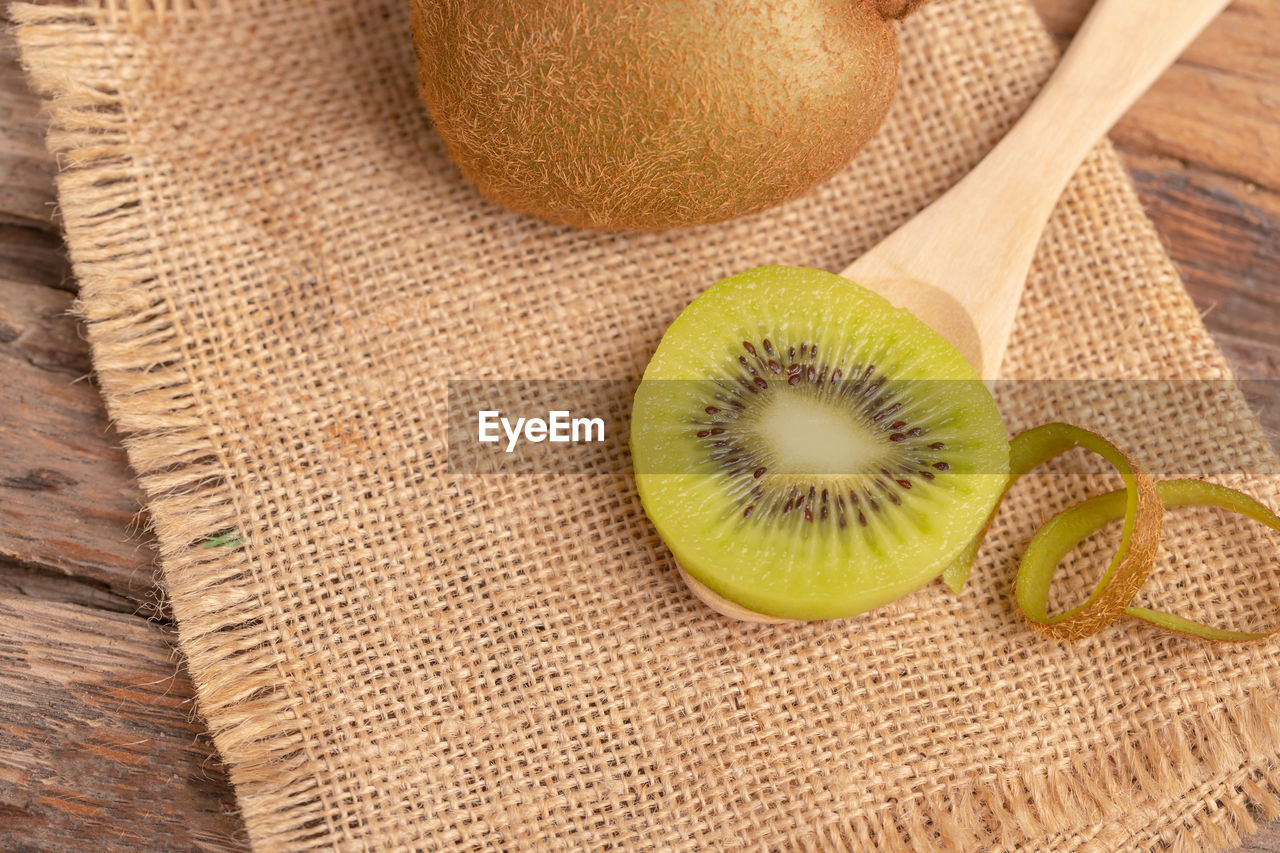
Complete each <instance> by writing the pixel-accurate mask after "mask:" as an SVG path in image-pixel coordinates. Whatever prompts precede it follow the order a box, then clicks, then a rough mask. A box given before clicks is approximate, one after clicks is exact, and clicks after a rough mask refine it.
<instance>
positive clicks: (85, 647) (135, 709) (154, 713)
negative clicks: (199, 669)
mask: <svg viewBox="0 0 1280 853" xmlns="http://www.w3.org/2000/svg"><path fill="white" fill-rule="evenodd" d="M72 626H73V627H74V629H73V630H69V628H72ZM192 717H193V697H192V691H191V684H190V681H189V680H188V679H187V678H186V677H185V676H184V675H182V674H181V671H180V669H179V666H178V663H177V662H176V660H175V655H174V653H173V652H172V650H171V647H170V645H169V641H168V638H167V637H166V636H165V634H164V632H163V631H162V630H161V629H160V628H159V627H157V626H155V625H152V624H149V623H147V622H146V621H144V620H141V619H136V618H133V617H130V616H122V615H118V614H110V613H101V612H97V611H93V610H86V609H84V608H81V607H76V606H74V605H70V604H60V603H52V602H43V601H35V600H32V599H27V598H19V599H14V598H8V597H5V596H3V595H0V849H4V850H9V851H15V853H16V851H48V853H54V851H80V850H93V851H103V853H106V851H152V850H154V851H171V850H241V849H244V846H245V842H244V838H243V833H242V829H241V827H240V825H239V821H238V820H237V815H236V806H235V798H234V797H233V796H232V794H231V791H230V790H229V787H228V784H227V780H226V775H225V772H224V771H223V770H222V768H221V766H220V765H219V763H218V761H217V757H216V756H215V754H214V752H213V749H212V747H211V746H210V744H209V743H208V742H207V739H206V738H205V736H204V735H203V733H202V731H201V727H200V726H199V725H198V724H197V723H195V722H193V719H192Z"/></svg>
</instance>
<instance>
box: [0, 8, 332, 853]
mask: <svg viewBox="0 0 1280 853" xmlns="http://www.w3.org/2000/svg"><path fill="white" fill-rule="evenodd" d="M138 5H145V6H146V7H147V8H151V6H150V4H138ZM161 5H162V4H161ZM194 5H195V4H178V5H177V8H178V9H183V8H186V9H191V8H192V7H193V6H194ZM171 8H172V7H171ZM118 11H119V8H118V7H117V5H116V4H113V3H109V2H104V3H101V4H94V8H87V7H86V8H81V9H72V8H68V7H58V6H48V7H45V6H32V5H21V4H19V5H14V6H12V7H11V8H10V14H11V17H12V19H13V21H14V23H15V24H16V25H17V37H18V42H19V46H20V48H21V50H22V57H23V62H24V65H25V66H26V67H27V68H28V70H29V78H30V80H31V83H32V86H33V87H34V88H35V89H36V90H37V91H38V92H40V93H42V94H43V95H45V96H46V97H48V98H49V107H48V110H49V116H50V128H49V132H48V137H47V145H48V148H49V150H50V151H51V152H52V153H53V154H54V156H55V157H57V159H58V165H59V174H58V176H57V189H58V199H59V213H60V216H61V219H62V223H63V228H64V230H65V233H66V241H67V246H68V249H69V252H70V255H71V260H72V266H73V269H74V272H75V275H76V278H77V280H78V282H79V288H80V296H79V299H78V300H77V303H76V311H77V313H78V314H79V316H80V318H81V319H82V320H83V322H84V324H85V327H86V332H87V336H88V339H89V343H90V345H91V347H92V350H93V362H94V369H95V372H96V374H97V377H98V381H99V385H100V387H101V389H102V393H103V396H104V398H105V400H106V407H107V412H108V414H109V416H110V418H111V420H112V422H113V423H114V425H115V427H116V429H117V430H118V431H119V432H120V434H121V435H122V436H123V437H124V438H123V443H124V446H125V449H126V451H127V453H128V457H129V462H130V465H131V466H132V468H133V470H134V473H135V474H136V476H137V478H138V481H139V483H140V484H141V486H142V488H143V490H144V492H145V493H146V495H147V498H148V509H149V514H150V518H151V522H150V523H151V527H152V529H153V530H154V532H155V535H156V539H157V542H158V548H159V552H160V563H161V576H162V579H163V583H164V585H165V587H166V591H167V597H168V599H169V601H170V602H171V606H172V609H173V615H174V618H175V620H176V622H177V625H178V646H179V648H180V650H181V651H182V653H183V654H184V656H185V657H186V660H187V669H188V671H189V672H190V674H191V678H192V681H193V682H194V684H195V686H196V692H197V696H198V709H197V711H198V713H199V715H200V716H202V717H203V719H204V721H205V723H206V724H207V725H208V727H209V729H210V732H211V733H212V736H213V741H214V745H215V746H216V747H217V750H218V752H219V754H220V755H221V756H222V758H223V760H224V761H225V762H226V764H227V767H228V770H229V774H230V776H231V780H232V783H233V785H234V786H235V789H236V793H237V800H238V802H239V806H240V810H241V813H242V815H243V817H244V820H245V824H246V826H247V827H248V830H249V835H250V839H251V841H252V843H253V845H254V846H255V847H259V848H263V849H275V848H279V847H281V846H288V847H291V848H296V847H306V846H308V842H314V841H316V840H318V839H322V838H323V837H324V836H325V835H326V834H327V828H326V827H325V825H324V824H325V823H326V813H325V811H324V810H323V809H319V808H317V804H318V803H319V802H320V795H319V793H318V791H317V790H316V789H317V785H316V782H315V779H314V778H313V777H312V776H311V775H310V774H308V773H307V771H306V767H307V762H308V755H307V744H306V742H305V739H304V737H303V732H302V729H301V728H300V727H299V726H297V725H291V724H290V720H293V719H296V714H295V710H294V708H293V705H292V703H291V702H290V701H289V697H288V695H287V691H285V689H284V688H283V687H282V686H281V685H282V684H284V683H285V682H286V681H287V677H286V675H285V674H284V673H283V672H282V671H281V669H280V667H279V662H280V661H281V660H282V658H281V657H280V656H279V655H277V653H276V651H275V649H274V648H273V645H272V641H271V637H269V636H266V635H264V633H263V632H262V631H261V630H260V629H259V626H258V622H257V618H258V617H257V614H258V613H260V612H261V610H262V606H263V605H262V602H261V600H260V599H259V598H258V596H257V595H256V590H257V588H258V583H259V582H258V579H257V577H256V576H255V574H254V561H253V557H252V551H251V548H250V547H248V546H247V545H245V546H242V547H239V548H236V549H234V550H231V551H228V550H227V549H223V548H219V549H212V548H209V547H207V546H206V545H205V543H206V542H207V541H208V539H209V532H210V531H223V532H225V533H227V534H231V535H237V536H238V535H239V534H238V531H237V518H238V517H239V513H238V511H237V507H236V506H235V503H234V498H233V496H232V494H231V492H230V490H228V489H227V488H225V471H226V468H225V464H224V460H222V459H220V458H219V456H218V453H217V446H216V443H215V442H213V441H212V440H211V439H210V435H209V432H208V429H209V427H208V424H209V423H210V419H209V418H207V417H205V411H206V407H205V405H204V403H203V402H202V400H201V397H200V391H199V388H198V387H197V386H196V385H195V383H193V382H192V378H191V374H190V372H189V370H188V366H187V365H186V364H185V363H184V362H183V357H182V350H181V344H180V341H181V339H182V337H183V334H184V330H182V329H181V328H180V327H179V324H178V321H177V317H176V312H175V311H174V310H173V308H172V306H171V305H170V304H168V302H167V299H168V294H169V293H171V288H170V287H169V285H168V284H167V283H166V282H165V281H163V280H161V278H159V277H158V276H157V274H156V273H155V271H154V270H153V269H152V268H150V267H149V265H148V259H149V256H150V253H151V251H152V250H153V249H154V248H155V245H156V238H155V236H154V235H153V234H152V233H151V232H150V231H149V229H148V226H147V217H146V216H145V215H143V214H142V213H141V211H142V209H143V207H144V205H145V204H146V199H145V192H144V191H143V181H144V178H143V176H144V175H145V174H146V172H147V169H146V164H145V154H144V153H143V148H142V146H140V145H138V144H137V143H136V142H135V141H134V140H133V139H132V138H131V137H130V133H129V125H130V120H129V115H128V113H127V111H126V105H125V102H124V99H122V98H121V97H120V93H119V92H118V91H116V90H115V89H114V88H113V85H114V82H113V78H112V76H111V73H112V69H110V68H108V67H106V65H105V64H102V62H101V60H102V59H103V57H105V56H107V55H109V50H110V45H109V42H108V40H107V39H105V38H103V37H102V33H101V30H100V29H99V28H98V27H97V26H96V25H97V24H98V23H100V22H101V21H102V20H104V17H108V18H109V16H110V15H113V14H115V13H116V12H118ZM69 32H75V34H76V37H75V38H68V37H67V36H68V33H69ZM95 62H97V63H98V64H95ZM196 602H198V603H199V606H198V607H194V606H192V605H193V603H196ZM231 659H235V661H236V665H235V667H233V668H229V667H227V666H225V665H224V664H225V662H226V661H228V660H231ZM246 673H249V674H248V675H246Z"/></svg>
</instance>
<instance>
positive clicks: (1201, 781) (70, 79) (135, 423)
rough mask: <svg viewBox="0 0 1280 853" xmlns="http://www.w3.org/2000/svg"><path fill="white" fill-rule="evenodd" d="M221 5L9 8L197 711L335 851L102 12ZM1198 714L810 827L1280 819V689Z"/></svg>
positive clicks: (973, 832)
mask: <svg viewBox="0 0 1280 853" xmlns="http://www.w3.org/2000/svg"><path fill="white" fill-rule="evenodd" d="M253 2H254V3H256V4H261V5H263V6H272V5H276V4H275V3H273V2H272V0H253ZM225 6H226V4H225V3H224V2H220V0H175V2H168V3H165V2H138V0H87V2H86V3H85V4H84V5H82V6H79V7H68V6H35V5H26V4H17V5H14V6H13V7H11V16H12V19H13V20H14V22H15V23H16V24H17V37H18V42H19V45H20V47H21V50H22V56H23V60H24V63H25V64H26V65H27V67H28V68H29V69H30V76H31V81H32V84H33V86H34V87H35V88H36V89H37V90H38V91H39V92H41V93H42V94H44V95H45V96H46V97H48V98H49V101H50V106H49V113H50V117H51V122H50V131H49V134H48V147H49V149H50V150H51V151H52V152H53V153H54V154H55V156H57V157H58V161H59V166H60V174H59V176H58V179H57V185H58V194H59V204H60V213H61V217H62V220H63V223H64V227H65V230H66V235H67V243H68V246H69V249H70V254H71V259H72V263H73V267H74V271H75V274H76V277H77V279H78V280H79V283H80V294H81V296H80V300H79V301H78V303H77V306H78V313H79V315H80V317H81V318H82V319H83V321H84V322H85V325H86V328H87V333H88V337H89V341H90V344H91V346H92V349H93V355H94V366H95V369H96V372H97V375H98V378H99V382H100V385H101V388H102V391H103V394H104V396H105V398H106V405H107V409H108V412H109V414H110V416H111V418H112V420H113V421H114V423H115V425H116V427H117V429H118V430H119V431H120V433H121V434H122V435H123V436H124V444H125V447H126V449H127V451H128V456H129V460H130V463H131V464H132V466H133V468H134V471H135V473H136V475H137V477H138V479H139V482H140V483H141V485H142V488H143V489H144V491H145V493H146V494H147V496H148V502H149V509H150V515H151V519H152V522H151V523H152V527H153V529H154V531H155V534H156V537H157V539H158V543H159V550H160V555H161V573H162V578H163V582H164V584H165V586H166V587H167V589H168V592H169V595H170V599H171V601H172V604H173V611H174V616H175V618H176V620H177V623H178V645H179V647H180V649H181V651H182V652H183V654H184V655H185V657H186V659H187V662H188V669H189V671H190V673H191V676H192V679H193V681H194V683H195V686H196V690H197V695H198V699H199V713H200V714H201V715H202V717H203V718H204V721H205V722H206V724H207V725H208V727H209V729H210V731H211V733H212V736H213V741H214V744H215V745H216V747H217V749H218V751H219V753H220V754H221V756H222V758H223V759H224V761H225V762H226V764H227V766H228V769H229V773H230V776H231V780H232V782H233V784H234V786H235V788H236V792H237V797H238V800H239V804H240V808H241V812H242V815H243V817H244V820H245V823H246V826H247V829H248V832H249V836H250V839H251V841H252V843H253V845H254V846H255V847H257V848H259V849H280V848H288V849H325V848H327V847H328V846H329V845H328V843H327V841H326V839H330V838H333V837H334V835H333V832H332V830H333V826H332V823H331V822H332V815H333V813H334V812H333V810H331V809H329V808H327V807H326V803H325V802H324V797H323V792H321V791H320V790H319V789H318V785H317V783H316V781H315V779H314V777H313V776H312V775H311V774H309V773H308V766H309V764H310V762H312V761H313V760H315V759H314V758H313V757H312V756H311V755H309V754H308V744H307V742H306V739H305V737H304V734H303V728H302V727H301V726H300V725H298V724H297V722H296V720H297V718H296V714H295V710H294V708H293V706H292V703H291V702H290V701H289V697H288V695H287V691H286V690H285V689H284V688H283V687H282V686H281V685H283V684H284V683H286V682H287V680H288V675H287V673H285V672H284V671H283V669H282V668H281V661H282V660H284V657H283V656H282V655H279V654H277V652H276V649H275V648H274V645H273V641H274V638H273V637H271V636H268V635H264V633H263V631H262V630H261V629H260V626H259V624H258V621H257V614H258V613H260V612H261V609H262V607H263V603H262V600H261V599H260V598H259V596H258V595H257V590H258V589H259V583H260V581H259V579H258V577H257V575H256V573H255V560H254V549H253V543H252V542H245V543H244V544H243V545H242V546H240V547H238V548H236V549H235V550H232V551H230V552H228V551H226V550H224V549H218V550H213V549H210V548H209V547H207V546H206V544H205V543H206V542H207V541H208V538H209V532H210V531H224V532H226V533H228V534H236V535H238V532H237V519H238V518H239V517H241V514H240V512H239V511H238V508H237V507H236V505H235V498H234V496H233V493H232V491H231V490H230V489H229V488H227V486H226V476H225V471H226V467H225V461H224V460H222V459H220V458H219V456H218V453H217V449H216V448H217V444H216V442H214V441H213V440H212V437H211V436H210V434H209V427H208V424H209V423H210V420H209V419H208V418H207V417H205V414H206V407H205V405H204V403H203V402H202V400H201V395H200V389H199V387H198V386H197V385H196V384H195V383H194V382H193V380H192V376H191V373H190V370H189V366H188V365H187V364H185V363H184V361H183V352H182V343H181V342H182V340H183V338H184V335H185V334H186V332H185V331H184V330H183V329H181V328H180V327H179V323H178V321H177V314H176V312H175V311H174V310H173V306H172V305H171V304H170V303H169V301H168V300H169V299H170V298H171V293H172V288H171V286H170V285H169V284H168V283H167V282H165V281H164V280H162V279H161V278H160V277H158V276H157V274H156V273H155V271H154V270H153V269H152V268H151V267H150V266H149V264H148V261H149V258H150V253H151V252H152V250H153V249H154V248H155V247H156V246H155V244H156V238H155V236H154V235H153V234H152V233H151V231H150V230H149V228H148V213H149V211H148V209H147V193H146V191H145V180H146V179H145V175H146V174H147V171H148V170H147V164H146V154H145V148H144V146H142V145H140V144H138V143H137V142H136V141H135V140H134V139H132V138H131V136H130V117H129V115H128V113H127V106H126V101H125V99H124V98H123V97H121V93H120V92H118V91H117V90H116V89H114V88H113V86H114V81H115V80H117V79H118V77H117V76H116V74H117V72H118V68H117V67H115V66H114V65H110V66H109V65H108V64H107V63H106V62H105V61H104V60H105V58H107V57H109V56H110V51H111V44H110V40H109V39H108V38H106V37H104V36H103V34H102V32H101V31H100V30H99V28H98V26H97V25H98V24H100V23H102V22H104V21H107V22H114V21H116V20H118V19H119V16H120V15H121V13H125V14H136V13H139V12H145V13H149V14H152V15H154V16H155V17H156V18H160V17H163V16H164V15H166V14H171V15H174V16H182V15H184V14H195V13H199V12H201V11H206V10H211V9H219V8H224V7H225ZM72 36H74V37H72ZM193 602H199V604H200V606H199V607H198V608H196V607H193V606H192V603H193ZM231 660H234V661H235V665H234V666H233V667H232V666H227V665H226V664H227V662H228V661H231ZM246 673H250V674H249V675H247V676H246ZM1188 716H1189V717H1190V718H1189V719H1183V720H1180V721H1178V722H1176V723H1169V724H1166V725H1164V726H1162V727H1159V728H1157V727H1150V728H1147V729H1145V730H1141V731H1134V732H1129V733H1127V735H1126V736H1124V737H1122V738H1121V739H1120V740H1119V741H1118V743H1117V745H1116V748H1115V749H1113V750H1111V751H1110V752H1108V753H1107V754H1104V755H1095V756H1088V757H1081V758H1079V759H1078V760H1076V761H1075V762H1073V764H1072V766H1071V767H1070V772H1067V771H1065V770H1063V769H1062V768H1060V767H1045V766H1036V765H1028V766H1026V767H1024V768H1023V769H1022V770H1020V771H1019V772H1016V773H1012V774H1009V775H1007V776H1004V777H1001V778H993V779H980V780H975V782H974V784H973V785H972V786H971V787H969V788H968V789H966V790H958V789H957V790H950V791H946V790H935V791H934V792H932V793H930V794H929V795H927V797H926V799H925V802H924V803H923V807H920V804H919V803H916V804H914V805H913V807H911V808H908V809H905V810H902V811H900V812H894V811H892V810H889V809H881V810H878V811H876V812H874V813H870V814H861V815H857V816H849V817H847V818H846V819H845V820H844V821H842V822H841V824H840V825H839V826H838V828H836V829H835V830H834V834H830V835H824V836H819V837H816V838H815V837H813V836H809V837H807V838H805V839H803V840H799V839H798V840H797V841H798V843H799V844H801V845H802V846H806V847H807V846H809V845H816V849H824V850H826V849H847V850H856V851H867V853H871V852H872V851H883V853H935V851H936V853H944V851H954V850H965V851H968V850H974V849H979V848H980V847H983V846H992V845H998V846H999V847H1001V848H1007V849H1018V848H1025V847H1027V846H1028V845H1031V846H1032V847H1034V845H1035V843H1036V841H1037V840H1039V839H1045V838H1047V837H1050V836H1053V835H1055V834H1058V833H1070V834H1072V835H1074V836H1076V837H1091V836H1097V835H1098V834H1099V830H1100V827H1101V826H1102V825H1103V824H1104V823H1105V822H1106V821H1108V820H1110V819H1114V818H1117V817H1119V816H1122V815H1125V814H1128V813H1130V812H1131V810H1132V808H1133V807H1134V806H1135V805H1137V804H1141V803H1156V804H1158V803H1160V802H1161V801H1168V800H1172V799H1176V798H1179V797H1182V796H1185V795H1187V794H1188V793H1189V792H1190V791H1193V790H1195V789H1196V788H1198V787H1201V786H1204V785H1205V784H1206V783H1207V781H1208V779H1209V777H1212V776H1215V775H1216V776H1220V777H1227V776H1230V777H1232V778H1238V779H1239V781H1236V782H1232V781H1229V780H1227V781H1224V786H1225V787H1224V788H1223V789H1221V790H1225V791H1226V793H1225V795H1223V796H1221V797H1220V798H1218V799H1217V800H1215V801H1214V802H1204V803H1202V804H1201V805H1200V807H1199V808H1198V810H1197V811H1195V812H1194V813H1193V814H1192V815H1191V816H1190V817H1189V818H1187V817H1184V818H1183V819H1182V821H1181V823H1180V824H1179V825H1177V826H1170V827H1168V828H1167V829H1164V830H1162V829H1160V828H1158V827H1153V834H1155V835H1158V837H1160V838H1162V843H1161V845H1160V846H1161V847H1162V848H1163V846H1164V845H1165V844H1171V845H1173V847H1174V849H1177V850H1180V851H1184V853H1208V851H1213V850H1221V849H1224V848H1226V847H1230V846H1232V845H1236V844H1239V843H1240V842H1241V840H1242V836H1243V835H1245V834H1248V833H1250V832H1253V831H1256V829H1257V824H1256V822H1255V820H1254V816H1253V814H1252V812H1251V810H1255V811H1257V812H1260V813H1261V814H1262V815H1263V816H1265V817H1266V818H1267V819H1274V818H1276V817H1280V766H1276V764H1275V760H1274V759H1275V757H1276V756H1278V755H1280V700H1277V699H1276V698H1275V697H1269V696H1263V695H1261V693H1255V694H1253V695H1252V696H1250V697H1248V698H1247V699H1246V700H1245V701H1243V702H1242V703H1241V704H1240V705H1239V706H1237V707H1234V708H1222V709H1213V708H1205V709H1203V710H1201V711H1200V712H1198V713H1197V714H1195V715H1188ZM291 720H292V721H294V722H293V723H292V724H291V722H290V721H291ZM1086 844H1088V842H1086ZM1086 849H1088V848H1087V847H1086Z"/></svg>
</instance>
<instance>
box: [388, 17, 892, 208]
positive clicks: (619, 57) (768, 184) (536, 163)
mask: <svg viewBox="0 0 1280 853" xmlns="http://www.w3.org/2000/svg"><path fill="white" fill-rule="evenodd" d="M914 5H916V4H915V3H914V2H903V0H897V1H896V2H893V0H880V2H878V3H877V2H872V0H744V2H707V0H661V2H652V1H651V0H646V2H639V3H637V2H633V0H554V2H529V0H411V3H410V9H411V12H412V25H413V38H414V44H415V46H416V50H417V59H418V69H419V78H420V83H421V92H422V96H423V99H424V100H425V102H426V104H427V107H428V108H429V110H430V112H431V117H432V120H433V122H434V124H435V128H436V131H437V132H438V133H439V135H440V137H441V139H442V140H443V141H444V143H445V146H446V147H447V149H448V151H449V155H450V157H451V158H452V159H453V160H454V162H455V163H457V165H458V167H459V168H460V169H461V171H462V173H463V174H464V175H465V176H466V177H467V178H469V179H470V180H471V181H472V182H473V183H474V184H475V185H476V186H477V187H478V188H479V189H480V191H481V192H482V193H484V194H485V195H486V196H488V197H489V198H491V199H493V200H495V201H497V202H499V203H501V204H503V205H505V206H506V207H509V208H511V209H513V210H516V211H520V212H522V213H528V214H532V215H535V216H539V217H542V218H544V219H549V220H551V221H553V222H559V223H565V224H569V225H577V226H584V227H592V228H602V229H662V228H673V227H681V226H687V225H694V224H705V223H711V222H718V221H722V220H726V219H730V218H733V217H737V216H743V215H746V214H749V213H754V212H757V211H760V210H764V209H766V208H769V207H772V206H773V205H776V204H778V203H780V202H783V201H786V200H788V199H791V198H794V197H796V196H798V195H800V194H802V193H804V192H805V191H807V190H808V189H810V188H811V187H813V186H815V185H816V184H818V183H819V182H821V181H823V180H826V179H827V178H829V177H831V176H832V175H834V174H835V173H836V172H837V171H838V170H839V169H841V168H842V167H843V166H844V165H845V164H846V163H848V162H849V160H850V159H851V158H852V157H853V155H854V154H855V153H856V152H857V151H858V150H859V149H860V148H861V147H862V146H863V145H864V144H865V143H866V142H867V140H868V139H869V138H870V137H871V136H872V135H873V134H874V133H875V132H876V130H877V129H878V128H879V126H880V124H881V122H882V120H883V119H884V116H885V114H886V113H887V111H888V109H889V106H890V103H891V102H892V100H893V95H894V89H895V85H896V82H897V75H898V47H897V35H896V32H895V30H894V25H893V21H892V19H891V17H888V16H898V15H904V14H906V13H907V12H909V11H910V10H911V8H913V7H914Z"/></svg>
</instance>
